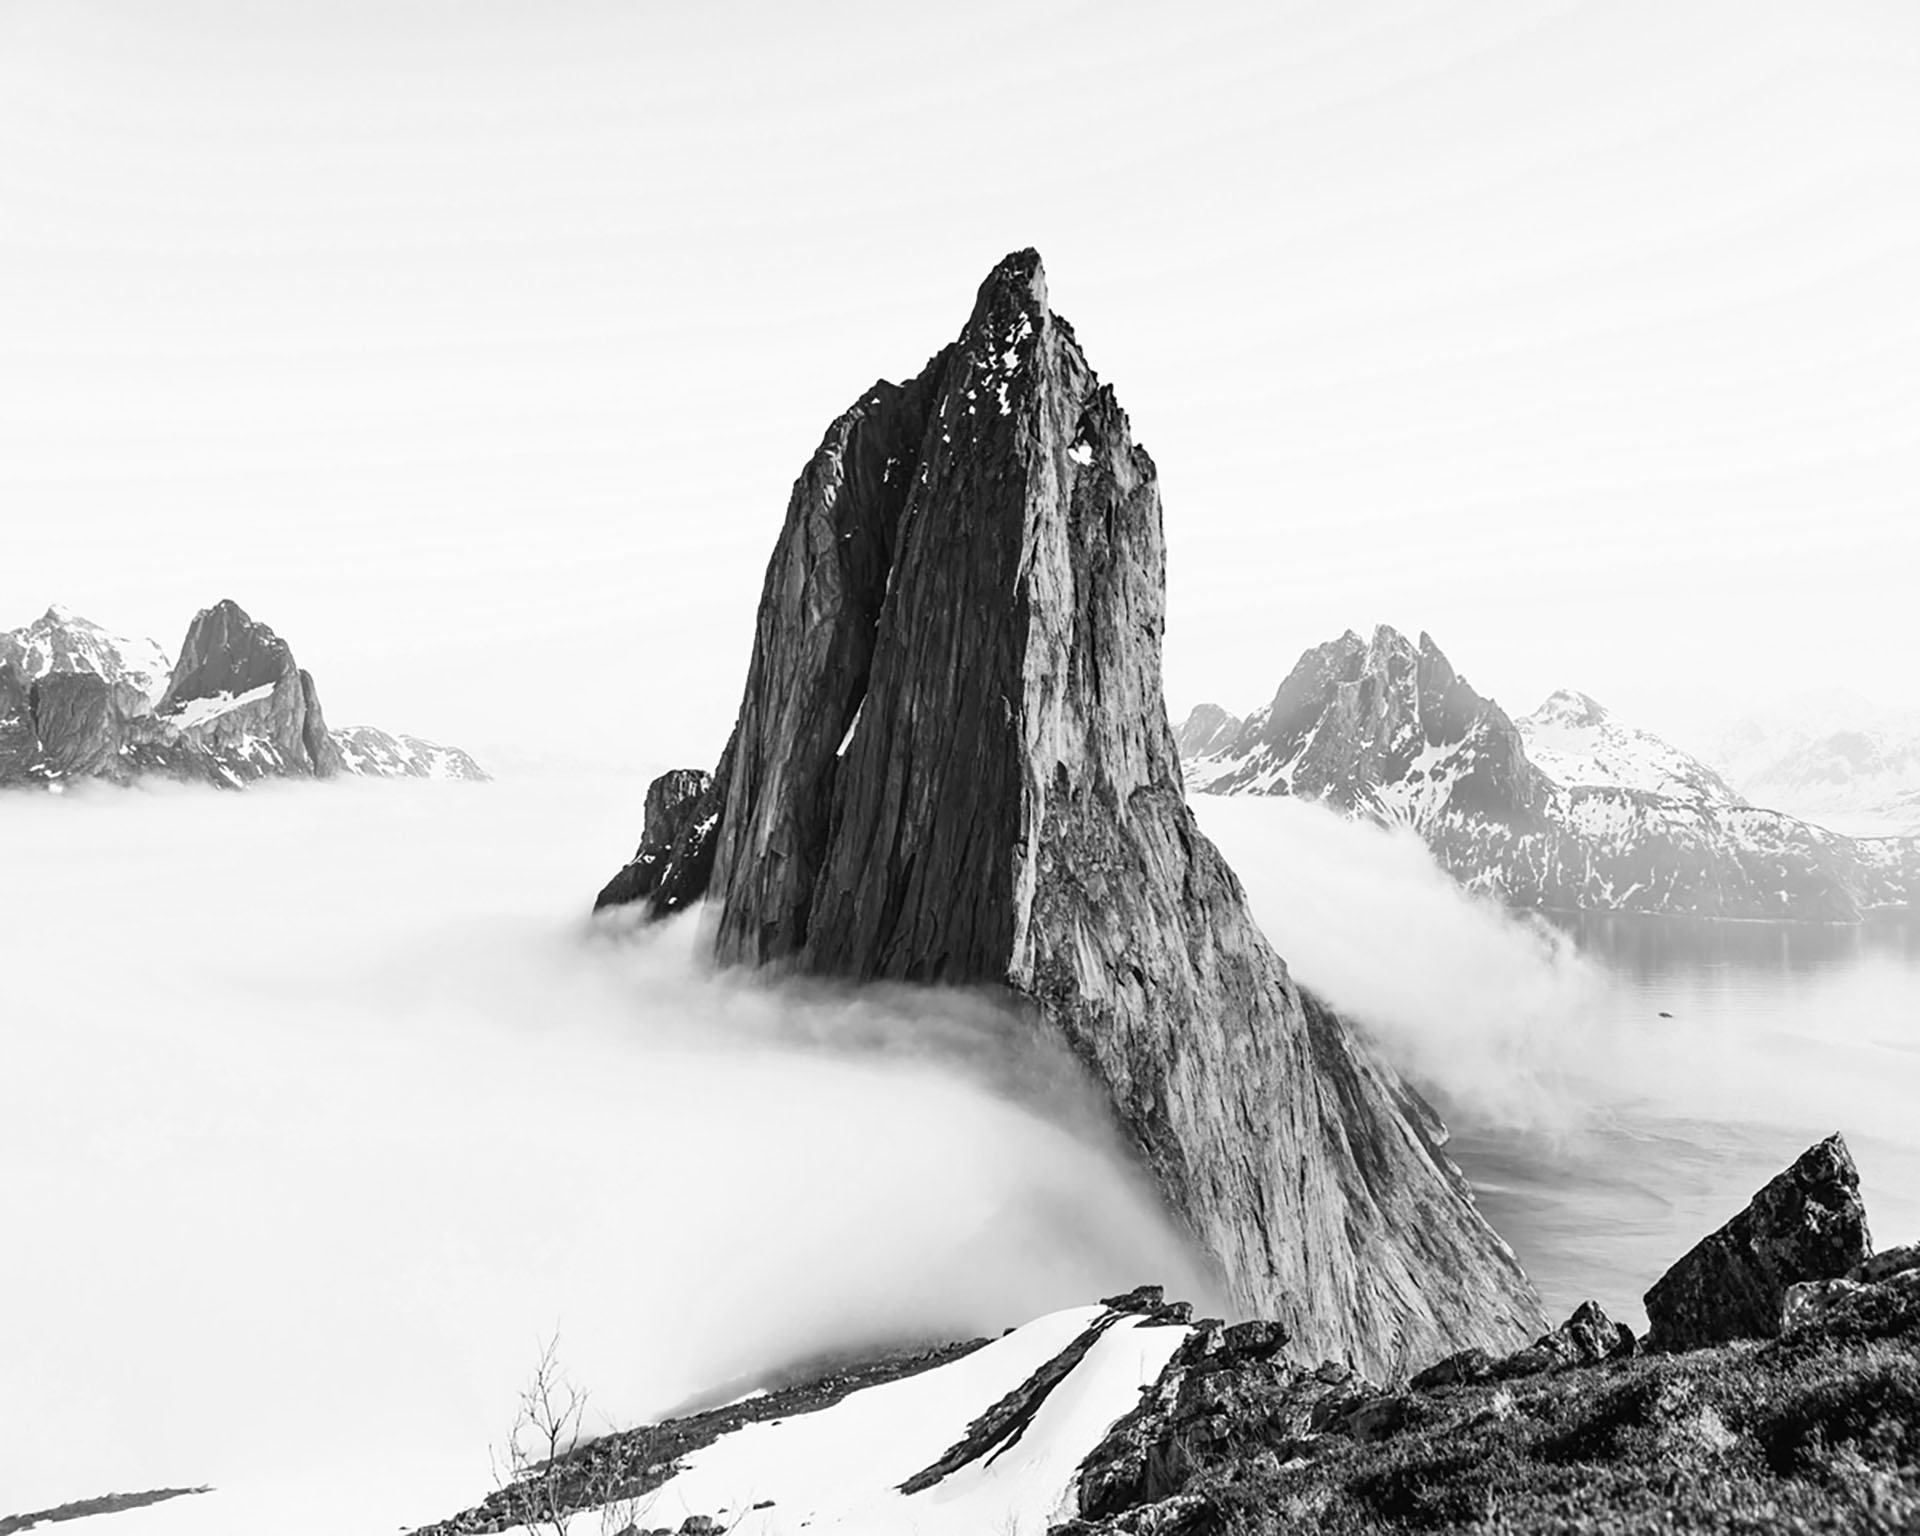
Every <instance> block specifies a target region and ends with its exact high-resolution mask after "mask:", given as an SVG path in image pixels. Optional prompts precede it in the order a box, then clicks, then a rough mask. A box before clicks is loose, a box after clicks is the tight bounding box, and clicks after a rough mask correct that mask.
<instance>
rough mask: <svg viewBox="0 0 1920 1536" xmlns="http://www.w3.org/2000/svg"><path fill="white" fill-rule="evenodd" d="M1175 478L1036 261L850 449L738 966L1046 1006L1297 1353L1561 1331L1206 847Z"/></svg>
mask: <svg viewBox="0 0 1920 1536" xmlns="http://www.w3.org/2000/svg"><path fill="white" fill-rule="evenodd" d="M1164 563H1165V552H1164V547H1163V544H1162V533H1161V522H1160V504H1159V495H1158V488H1157V483H1156V474H1155V469H1154V465H1153V462H1152V460H1151V459H1150V458H1149V457H1148V456H1147V454H1146V452H1145V450H1144V449H1142V448H1140V447H1138V446H1137V445H1136V444H1135V443H1134V442H1133V440H1132V437H1131V433H1130V430H1129V426H1128V422H1127V418H1126V415H1125V413H1124V412H1123V411H1122V410H1121V409H1120V406H1119V404H1118V402H1117V401H1116V400H1115V398H1114V396H1113V393H1112V391H1111V390H1110V389H1108V388H1106V387H1104V386H1102V385H1101V384H1100V383H1099V382H1098V380H1097V379H1096V378H1095V376H1094V374H1093V371H1092V369H1091V368H1090V367H1089V366H1088V364H1087V361H1086V359H1085V356H1084V355H1083V353H1082V352H1081V349H1080V346H1079V344H1078V342H1077V341H1076V339H1075V337H1074V334H1073V331H1072V329H1071V327H1069V326H1068V325H1067V323H1066V322H1065V321H1064V320H1062V319H1060V318H1059V317H1058V316H1056V315H1054V314H1053V313H1052V312H1051V310H1050V309H1049V307H1048V304H1047V294H1046V285H1045V279H1044V276H1043V274H1042V272H1041V269H1040V264H1039V260H1038V258H1037V257H1036V256H1035V255H1034V254H1033V253H1032V252H1030V251H1029V252H1022V253H1020V254H1018V255H1015V256H1012V257H1009V258H1008V259H1007V260H1006V261H1005V262H1003V263H1002V264H1001V265H1000V266H999V267H998V268H997V269H996V270H995V271H994V273H993V274H992V275H991V276H990V277H989V278H988V280H987V282H986V283H985V284H984V285H983V287H982V288H981V291H980V295H979V299H978V302H977V303H976V305H975V308H974V312H973V315H972V318H971V319H970V320H969V322H968V325H967V327H966V329H965V330H964V331H963V333H962V334H961V337H960V339H959V340H958V342H956V343H955V344H954V345H953V346H952V347H949V348H947V349H946V350H944V351H942V352H941V353H939V354H938V355H937V356H936V357H935V358H934V359H933V361H932V362H931V363H930V364H929V365H928V367H927V369H926V371H925V372H924V373H922V374H921V375H920V376H919V377H918V378H916V379H914V380H913V381H911V382H910V383H908V384H906V385H904V386H900V387H897V388H896V387H894V386H890V385H884V384H883V385H877V386H875V387H874V388H873V389H871V390H868V391H867V392H866V393H865V394H864V395H863V396H862V398H861V400H860V401H859V402H858V403H857V404H856V405H855V406H854V407H853V408H852V409H851V410H850V411H848V412H847V413H846V414H845V415H843V416H842V417H841V418H840V419H839V420H838V421H836V422H835V423H834V425H833V426H832V427H831V428H830V429H829V430H828V433H827V435H826V438H825V440H824V441H823V442H822V443H821V445H820V448H819V449H818V450H817V452H816V453H815V455H814V458H813V460H812V462H811V463H810V464H809V465H808V467H807V469H806V471H805V472H804V473H803V474H802V475H801V477H800V480H799V481H798V482H797V484H796V485H795V488H794V493H793V496H792V499H791V501H790V503H789V506H788V512H787V521H786V525H785V527H784V529H783V531H782V533H781V536H780V539H779V542H778V544H777V546H776V548H775V551H774V555H773V558H772V560H771V562H770V563H769V566H768V572H767V581H766V586H765V589H764V593H763V596H762V600H761V607H760V613H759V618H758V621H757V626H756V632H755V640H754V650H753V657H752V661H751V664H750V667H749V672H748V679H747V687H746V693H745V697H744V699H743V701H742V704H741V710H740V716H739V723H738V726H737V729H736V732H735V736H734V739H733V741H732V743H731V744H730V745H729V748H728V750H727V752H726V754H725V755H724V756H723V758H722V761H721V764H720V767H719V770H718V772H717V773H716V776H715V777H716V783H717V785H718V786H719V791H718V797H719V804H718V808H717V809H718V814H719V818H720V819H719V824H718V827H719V833H718V846H717V851H716V856H715V863H714V868H713V874H712V880H711V885H710V889H709V891H708V895H709V899H710V901H711V903H712V906H713V909H714V934H715V943H716V948H717V950H718V953H719V954H720V956H721V957H723V958H725V959H728V960H734V961H744V962H747V963H752V964H778V965H781V966H783V967H787V968H792V969H796V970H800V971H804V972H811V973H815V974H822V975H831V976H841V977H848V978H854V979H867V978H888V979H894V980H902V981H919V982H947V983H957V984H989V985H1000V986H1005V987H1007V988H1010V989H1011V991H1012V992H1013V994H1014V995H1015V996H1016V997H1017V998H1019V999H1021V1000H1024V1002H1025V1004H1026V1005H1027V1006H1030V1007H1034V1008H1037V1009H1038V1010H1039V1011H1040V1013H1041V1014H1042V1016H1043V1017H1044V1018H1045V1020H1046V1021H1047V1023H1048V1024H1049V1025H1050V1026H1051V1027H1052V1028H1054V1029H1055V1030H1057V1031H1058V1032H1059V1033H1060V1034H1061V1035H1062V1036H1063V1037H1064V1038H1065V1039H1066V1040H1067V1042H1068V1043H1069V1044H1070V1045H1071V1046H1072V1048H1073V1049H1074V1051H1075V1052H1076V1054H1077V1055H1078V1056H1079V1057H1080V1058H1081V1059H1082V1060H1083V1061H1084V1062H1086V1063H1087V1064H1088V1065H1089V1066H1090V1067H1091V1068H1092V1069H1093V1071H1094V1072H1095V1074H1096V1075H1097V1076H1098V1078H1099V1079H1100V1080H1101V1081H1102V1082H1103V1083H1104V1084H1105V1085H1106V1087H1107V1089H1108V1091H1109V1094H1110V1096H1111V1100H1112V1104H1113V1107H1114V1109H1115V1111H1116V1112H1117V1114H1118V1116H1119V1119H1120V1120H1121V1122H1122V1124H1123V1125H1124V1126H1125V1127H1126V1129H1127V1130H1128V1131H1129V1132H1130V1133H1131V1135H1132V1137H1133V1139H1134V1141H1135V1143H1136V1144H1137V1146H1138V1148H1139V1150H1140V1152H1141V1154H1142V1156H1143V1157H1144V1159H1145V1161H1146V1163H1147V1164H1148V1166H1149V1167H1150V1168H1151V1169H1152V1171H1153V1172H1154V1174H1155V1175H1156V1176H1157V1178H1158V1180H1159V1182H1160V1185H1161V1187H1162V1188H1163V1190H1164V1191H1165V1193H1166V1196H1167V1199H1168V1202H1169V1204H1170V1206H1171V1207H1172V1209H1173V1210H1175V1211H1176V1212H1178V1213H1179V1214H1180V1215H1182V1216H1183V1217H1184V1218H1185V1220H1186V1221H1187V1223H1188V1224H1189V1226H1190V1227H1191V1229H1192V1230H1193V1232H1194V1233H1195V1235H1196V1236H1197V1237H1198V1238H1199V1240H1200V1241H1201V1243H1202V1245H1203V1246H1204V1247H1205V1249H1206V1250H1207V1252H1208V1253H1210V1254H1211V1255H1212V1256H1213V1258H1214V1260H1215V1261H1216V1263H1217V1265H1218V1267H1219V1270H1220V1272H1221V1275H1222V1277H1223V1279H1224V1281H1225V1283H1226V1285H1227V1288H1228V1290H1229V1292H1230V1294H1231V1295H1232V1297H1233V1298H1234V1301H1235V1303H1236V1304H1237V1305H1238V1306H1240V1307H1242V1308H1244V1309H1246V1310H1248V1311H1263V1312H1266V1313H1268V1314H1269V1315H1272V1316H1274V1317H1276V1318H1278V1319H1279V1320H1280V1321H1281V1322H1282V1323H1284V1324H1285V1326H1286V1328H1287V1330H1288V1331H1289V1333H1290V1334H1291V1335H1292V1337H1293V1339H1294V1340H1295V1343H1296V1346H1297V1347H1298V1348H1300V1349H1302V1350H1304V1351H1307V1352H1310V1353H1311V1354H1313V1355H1314V1356H1315V1357H1316V1358H1317V1357H1319V1356H1323V1355H1326V1356H1345V1357H1350V1358H1352V1359H1355V1360H1357V1361H1361V1362H1363V1363H1366V1364H1369V1365H1372V1366H1375V1367H1377V1368H1381V1369H1383V1370H1391V1369H1394V1368H1397V1366H1398V1365H1399V1364H1400V1363H1401V1362H1403V1361H1404V1360H1406V1359H1409V1358H1415V1357H1425V1358H1431V1356H1432V1355H1434V1354H1436V1353H1438V1352H1440V1349H1441V1348H1443V1347H1446V1346H1452V1345H1457V1344H1464V1343H1474V1342H1486V1343H1494V1344H1497V1345H1500V1346H1505V1345H1508V1344H1511V1343H1514V1342H1517V1341H1518V1340H1520V1339H1523V1338H1525V1337H1527V1336H1530V1335H1531V1334H1532V1333H1534V1332H1536V1331H1537V1330H1538V1327H1539V1325H1540V1323H1541V1321H1542V1319H1540V1317H1539V1312H1538V1306H1537V1303H1536V1301H1535V1299H1534V1297H1533V1294H1532V1291H1531V1288H1530V1287H1529V1286H1528V1285H1527V1283H1526V1280H1525V1278H1524V1276H1523V1275H1522V1274H1521V1273H1520V1270H1519V1268H1518V1266H1517V1264H1516V1263H1515V1261H1514V1259H1513V1257H1512V1255H1511V1253H1510V1252H1509V1251H1508V1250H1507V1248H1506V1247H1505V1245H1504V1244H1503V1243H1501V1242H1500V1240H1499V1239H1498V1238H1497V1237H1496V1236H1495V1235H1494V1234H1493V1233H1492V1231H1491V1230H1490V1229H1489V1228H1488V1227H1487V1226H1486V1225H1485V1223H1484V1222H1483V1221H1482V1220H1481V1219H1480V1217H1479V1215H1478V1214H1477V1212H1476V1211H1475V1210H1474V1208H1473V1204H1472V1199H1471V1195H1470V1193H1469V1192H1468V1190H1467V1187H1466V1184H1465V1181H1464V1180H1463V1179H1462V1178H1461V1177H1460V1175H1459V1174H1458V1172H1457V1170H1455V1169H1453V1167H1452V1165H1451V1164H1449V1163H1448V1162H1447V1161H1446V1159H1445V1157H1444V1156H1443V1155H1442V1153H1441V1152H1440V1150H1439V1142H1440V1139H1441V1137H1442V1135H1443V1134H1444V1133H1443V1131H1442V1128H1441V1127H1440V1126H1439V1123H1438V1121H1437V1120H1436V1119H1435V1118H1434V1117H1433V1115H1432V1113H1431V1111H1430V1110H1429V1109H1427V1107H1426V1106H1425V1105H1424V1104H1423V1103H1421V1102H1420V1101H1419V1100H1418V1098H1417V1096H1415V1095H1414V1094H1412V1093H1411V1092H1410V1091H1409V1090H1408V1089H1407V1088H1406V1087H1405V1086H1404V1085H1403V1084H1401V1083H1400V1082H1399V1081H1398V1079H1397V1078H1395V1077H1394V1075H1393V1074H1392V1073H1391V1071H1390V1070H1389V1069H1388V1068H1387V1067H1386V1066H1385V1065H1384V1064H1383V1063H1382V1062H1381V1061H1380V1060H1379V1059H1378V1058H1377V1057H1376V1056H1375V1055H1374V1054H1373V1052H1372V1051H1371V1050H1370V1049H1369V1048H1368V1047H1367V1046H1365V1045H1364V1044H1363V1043H1362V1042H1361V1041H1360V1040H1359V1039H1357V1038H1356V1037H1355V1036H1354V1034H1353V1033H1352V1031H1351V1030H1350V1029H1348V1027H1347V1026H1346V1025H1345V1024H1344V1023H1343V1022H1342V1021H1340V1020H1339V1019H1338V1018H1337V1017H1336V1016H1334V1015H1333V1014H1331V1013H1329V1012H1328V1011H1327V1010H1325V1009H1323V1008H1321V1007H1319V1006H1318V1005H1317V1004H1315V1003H1314V1002H1313V1000H1312V999H1310V998H1308V997H1306V996H1305V995H1304V994H1303V993H1301V992H1300V990H1299V989H1298V988H1297V987H1296V986H1295V985H1294V984H1293V982H1292V981H1291V979H1290V978H1289V977H1288V975H1287V972H1286V967H1285V966H1284V964H1283V963H1282V962H1281V961H1280V960H1279V959H1278V958H1277V957H1276V956H1275V955H1274V954H1273V952H1272V950H1271V949H1270V948H1269V947H1268V946H1267V943H1266V941H1265V940H1264V938H1262V936H1261V935H1260V933H1259V931H1258V929H1257V928H1256V927H1255V926H1254V923H1253V921H1252V919H1251V917H1250V915H1249V913H1248V911H1247V907H1246V902H1245V898H1244V896H1243V894H1242V892H1241V889H1240V886H1239V882H1238V881H1237V880H1236V879H1235V878H1234V875H1233V873H1232V871H1231V870H1230V869H1228V868H1227V866H1226V864H1225V862H1224V861H1223V860H1222V859H1221V857H1220V855H1219V854H1218V853H1217V852H1216V851H1215V850H1214V848H1213V846H1212V844H1210V843H1209V842H1208V841H1207V840H1206V839H1205V838H1204V837H1203V836H1201V834H1200V833H1199V831H1198V830H1197V829H1196V827H1195V825H1194V823H1193V819H1192V816H1191V813H1190V812H1189V811H1188V809H1187V806H1186V803H1185V798H1184V795H1183V791H1182V785H1181V779H1180V769H1179V763H1178V759H1177V754H1176V751H1175V745H1174V739H1173V734H1172V732H1171V730H1170V729H1169V727H1168V724H1167V719H1166V709H1165V705H1164V702H1163V697H1162V688H1161V678H1160V641H1161V630H1162V616H1163V601H1164V591H1165V584H1164V582H1165V571H1164Z"/></svg>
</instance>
